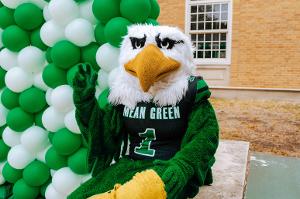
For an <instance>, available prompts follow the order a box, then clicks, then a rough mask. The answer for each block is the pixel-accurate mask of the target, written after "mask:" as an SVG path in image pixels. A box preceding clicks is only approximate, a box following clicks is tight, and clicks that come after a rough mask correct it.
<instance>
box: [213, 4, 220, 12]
mask: <svg viewBox="0 0 300 199" xmlns="http://www.w3.org/2000/svg"><path fill="white" fill-rule="evenodd" d="M214 12H220V4H215V5H214Z"/></svg>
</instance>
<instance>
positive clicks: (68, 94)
mask: <svg viewBox="0 0 300 199" xmlns="http://www.w3.org/2000/svg"><path fill="white" fill-rule="evenodd" d="M51 103H52V106H53V107H54V108H55V109H56V110H59V111H61V112H64V113H66V112H69V111H71V110H72V109H73V108H74V103H73V89H72V87H71V86H69V85H62V86H58V87H56V88H55V89H54V90H53V91H52V94H51Z"/></svg>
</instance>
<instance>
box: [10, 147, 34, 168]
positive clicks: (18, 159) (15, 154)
mask: <svg viewBox="0 0 300 199" xmlns="http://www.w3.org/2000/svg"><path fill="white" fill-rule="evenodd" d="M34 159H35V158H34V154H32V153H30V152H29V151H27V150H26V149H25V148H24V146H22V145H17V146H14V147H13V148H11V149H10V151H9V152H8V155H7V162H8V163H9V164H10V165H11V166H12V167H13V168H15V169H24V168H25V167H26V166H27V165H28V164H29V163H30V162H32V161H33V160H34Z"/></svg>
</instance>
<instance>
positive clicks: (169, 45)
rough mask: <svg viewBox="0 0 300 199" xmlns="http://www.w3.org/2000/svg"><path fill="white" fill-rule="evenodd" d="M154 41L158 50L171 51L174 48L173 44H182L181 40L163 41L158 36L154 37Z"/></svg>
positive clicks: (168, 39) (165, 39) (167, 39)
mask: <svg viewBox="0 0 300 199" xmlns="http://www.w3.org/2000/svg"><path fill="white" fill-rule="evenodd" d="M155 40H156V44H157V46H158V47H159V48H161V49H168V50H170V49H172V48H174V46H175V44H179V43H184V42H183V41H182V40H180V41H175V40H173V39H170V38H168V37H167V38H164V39H163V40H162V39H161V38H160V34H159V35H157V36H156V38H155Z"/></svg>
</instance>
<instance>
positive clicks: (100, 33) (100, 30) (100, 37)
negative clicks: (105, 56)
mask: <svg viewBox="0 0 300 199" xmlns="http://www.w3.org/2000/svg"><path fill="white" fill-rule="evenodd" d="M104 28H105V26H104V25H103V24H101V23H99V24H97V26H96V28H95V31H94V33H95V39H96V41H97V42H98V43H99V44H100V45H102V44H105V43H106V42H107V40H106V38H105V35H104Z"/></svg>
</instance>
